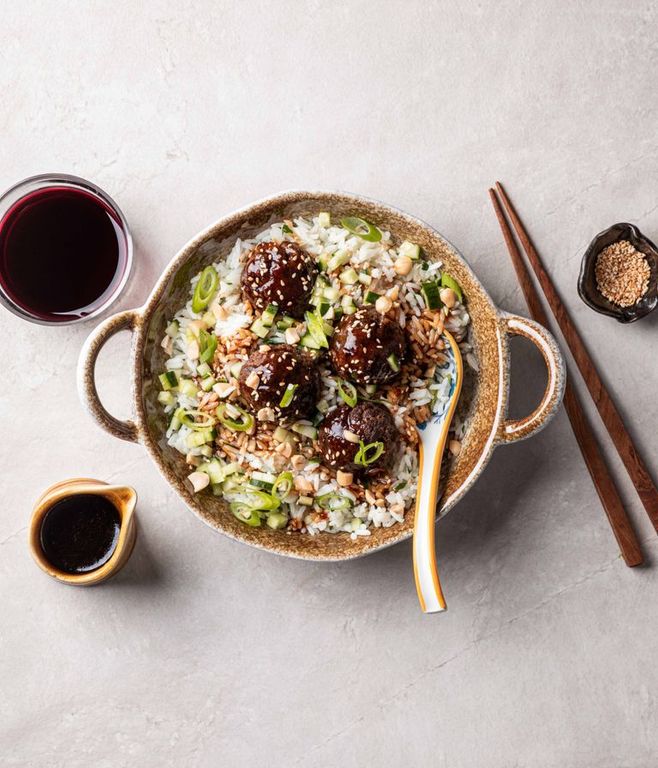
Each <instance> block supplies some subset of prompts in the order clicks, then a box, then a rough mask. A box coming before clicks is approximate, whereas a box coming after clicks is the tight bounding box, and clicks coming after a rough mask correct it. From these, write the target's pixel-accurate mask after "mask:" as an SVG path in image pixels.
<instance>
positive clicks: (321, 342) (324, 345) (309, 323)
mask: <svg viewBox="0 0 658 768" xmlns="http://www.w3.org/2000/svg"><path fill="white" fill-rule="evenodd" d="M304 319H305V320H306V330H307V331H308V333H307V334H305V336H304V338H306V336H308V335H310V336H311V338H312V339H313V341H314V342H315V343H316V344H317V347H310V344H305V345H304V346H308V347H310V348H311V349H328V348H329V342H328V341H327V334H326V332H325V330H324V326H323V324H322V320H321V319H320V318H319V317H318V316H317V315H314V314H312V313H311V312H306V313H305V314H304ZM302 341H303V339H302Z"/></svg>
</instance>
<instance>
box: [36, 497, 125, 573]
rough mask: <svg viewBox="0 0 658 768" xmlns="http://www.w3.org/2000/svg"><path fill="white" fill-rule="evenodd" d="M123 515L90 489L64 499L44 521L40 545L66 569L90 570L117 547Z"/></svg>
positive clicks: (73, 571)
mask: <svg viewBox="0 0 658 768" xmlns="http://www.w3.org/2000/svg"><path fill="white" fill-rule="evenodd" d="M120 530H121V517H120V516H119V512H118V511H117V509H116V507H115V506H114V504H112V502H110V501H108V500H107V499H106V498H104V497H103V496H96V495H94V494H90V493H83V494H76V495H74V496H69V497H67V498H64V499H61V500H60V501H58V502H57V503H56V504H53V506H52V507H51V508H50V509H49V510H48V512H46V514H45V516H44V518H43V522H42V523H41V534H40V539H41V549H42V551H43V554H44V555H45V557H46V559H47V560H48V561H49V562H50V563H51V564H52V565H54V566H55V567H56V568H59V570H60V571H64V572H65V573H87V572H88V571H95V570H96V569H97V568H100V567H101V565H104V564H105V563H106V562H107V561H108V560H109V559H110V557H112V553H113V552H114V550H115V549H116V545H117V541H118V539H119V532H120Z"/></svg>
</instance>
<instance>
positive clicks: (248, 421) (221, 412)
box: [215, 403, 254, 432]
mask: <svg viewBox="0 0 658 768" xmlns="http://www.w3.org/2000/svg"><path fill="white" fill-rule="evenodd" d="M227 407H228V406H227V404H226V403H220V404H219V405H218V406H217V410H216V411H215V413H216V414H217V418H218V419H219V420H220V421H221V423H222V424H223V425H224V426H225V427H228V428H229V429H232V430H233V431H234V432H248V431H249V430H250V429H251V428H252V427H253V425H254V417H253V416H252V415H251V414H250V413H247V411H245V410H244V409H243V408H240V406H238V405H233V404H231V408H235V410H236V411H238V416H239V418H240V420H239V421H238V420H237V419H238V416H236V417H235V418H231V417H230V416H227V415H226V409H227Z"/></svg>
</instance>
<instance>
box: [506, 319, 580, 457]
mask: <svg viewBox="0 0 658 768" xmlns="http://www.w3.org/2000/svg"><path fill="white" fill-rule="evenodd" d="M501 321H502V324H503V330H504V332H505V333H506V334H507V335H508V336H523V337H525V338H526V339H529V340H530V341H531V342H532V343H533V344H534V345H535V346H536V347H537V349H539V351H540V352H541V354H542V357H543V358H544V362H545V363H546V371H547V373H548V381H547V382H546V390H545V391H544V396H543V397H542V399H541V402H540V403H539V405H538V406H537V407H536V408H535V410H534V411H533V412H532V413H531V414H530V415H529V416H526V417H525V418H523V419H504V420H503V421H502V422H501V423H500V426H499V427H498V434H497V436H496V439H497V442H498V443H514V442H516V441H517V440H523V439H525V438H526V437H530V436H531V435H534V434H535V433H536V432H539V430H540V429H543V428H544V427H545V426H546V425H547V424H548V422H549V421H550V420H551V419H552V418H553V416H555V413H556V412H557V409H558V406H559V405H560V403H561V402H562V396H563V394H564V385H565V381H566V368H565V365H564V359H563V357H562V353H561V352H560V348H559V347H558V345H557V342H556V341H555V339H554V338H553V336H552V335H551V334H550V333H549V332H548V331H547V330H546V328H544V326H543V325H540V324H539V323H536V322H535V321H534V320H528V319H527V318H525V317H520V316H519V315H510V314H508V313H503V314H502V315H501Z"/></svg>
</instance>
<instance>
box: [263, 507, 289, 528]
mask: <svg viewBox="0 0 658 768" xmlns="http://www.w3.org/2000/svg"><path fill="white" fill-rule="evenodd" d="M265 524H266V525H267V526H268V528H272V530H274V531H278V530H280V529H281V528H285V527H286V525H287V524H288V518H287V516H286V515H285V514H284V513H283V512H270V513H269V515H268V516H267V519H266V520H265Z"/></svg>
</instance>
